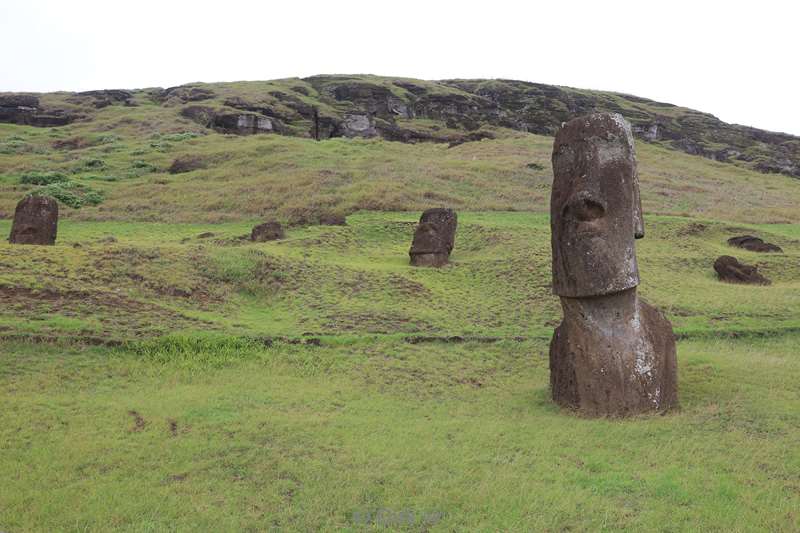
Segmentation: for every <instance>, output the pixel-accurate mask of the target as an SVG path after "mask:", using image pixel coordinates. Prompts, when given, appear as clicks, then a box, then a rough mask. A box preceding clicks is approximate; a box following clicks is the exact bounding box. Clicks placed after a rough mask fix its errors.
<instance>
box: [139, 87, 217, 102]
mask: <svg viewBox="0 0 800 533" xmlns="http://www.w3.org/2000/svg"><path fill="white" fill-rule="evenodd" d="M153 96H154V97H155V99H156V100H158V101H161V102H167V101H176V102H198V101H200V100H209V99H211V98H214V97H215V96H216V94H215V93H214V91H212V90H211V89H209V88H207V87H192V86H188V85H179V86H177V87H169V88H167V89H164V90H163V91H159V92H157V93H155V94H154V95H153Z"/></svg>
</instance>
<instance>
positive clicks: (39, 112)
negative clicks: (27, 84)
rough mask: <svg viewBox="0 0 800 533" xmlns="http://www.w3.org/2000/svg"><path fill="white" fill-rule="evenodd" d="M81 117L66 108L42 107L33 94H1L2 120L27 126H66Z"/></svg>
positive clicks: (0, 117)
mask: <svg viewBox="0 0 800 533" xmlns="http://www.w3.org/2000/svg"><path fill="white" fill-rule="evenodd" d="M79 118H81V115H79V114H78V113H75V112H73V111H70V110H66V109H50V108H47V109H45V108H42V107H41V106H40V103H39V97H38V96H35V95H32V94H14V93H12V94H0V122H7V123H10V124H22V125H25V126H38V127H50V126H64V125H66V124H69V123H71V122H74V121H75V120H77V119H79Z"/></svg>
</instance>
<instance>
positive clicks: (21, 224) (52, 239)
mask: <svg viewBox="0 0 800 533" xmlns="http://www.w3.org/2000/svg"><path fill="white" fill-rule="evenodd" d="M57 232H58V202H57V201H56V200H55V199H53V198H50V197H49V196H36V195H30V196H26V197H25V198H23V199H22V200H20V201H19V203H18V204H17V209H16V210H15V211H14V222H13V223H12V225H11V235H9V237H8V242H10V243H11V244H45V245H52V244H55V243H56V233H57Z"/></svg>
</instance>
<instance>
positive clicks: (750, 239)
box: [728, 235, 783, 253]
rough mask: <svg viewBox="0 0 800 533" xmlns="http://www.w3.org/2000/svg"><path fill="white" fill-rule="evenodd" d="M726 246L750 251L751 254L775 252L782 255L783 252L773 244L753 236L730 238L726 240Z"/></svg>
mask: <svg viewBox="0 0 800 533" xmlns="http://www.w3.org/2000/svg"><path fill="white" fill-rule="evenodd" d="M728 244H730V245H731V246H736V247H737V248H743V249H745V250H750V251H751V252H777V253H783V250H782V249H781V247H780V246H777V245H775V244H772V243H769V242H764V240H763V239H760V238H759V237H754V236H753V235H740V236H738V237H731V238H730V239H728Z"/></svg>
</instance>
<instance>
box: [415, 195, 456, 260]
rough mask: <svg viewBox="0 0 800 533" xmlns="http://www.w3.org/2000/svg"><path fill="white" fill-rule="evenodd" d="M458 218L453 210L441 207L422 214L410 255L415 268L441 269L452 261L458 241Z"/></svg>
mask: <svg viewBox="0 0 800 533" xmlns="http://www.w3.org/2000/svg"><path fill="white" fill-rule="evenodd" d="M457 225H458V218H457V216H456V212H455V211H453V210H452V209H445V208H441V207H437V208H433V209H428V210H426V211H424V212H423V213H422V216H421V217H420V219H419V224H418V225H417V229H416V231H415V232H414V240H413V242H412V243H411V250H409V252H408V255H409V256H410V257H411V264H412V265H413V266H433V267H440V266H443V265H446V264H447V262H448V261H449V259H450V252H452V251H453V246H454V245H455V241H456V227H457Z"/></svg>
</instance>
